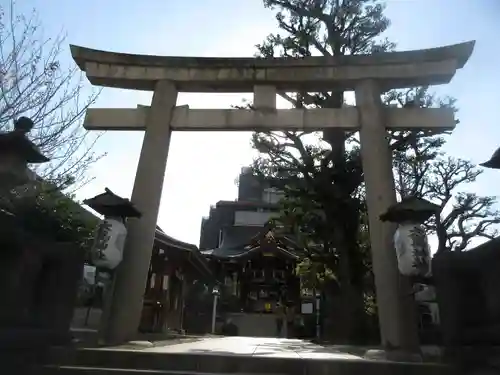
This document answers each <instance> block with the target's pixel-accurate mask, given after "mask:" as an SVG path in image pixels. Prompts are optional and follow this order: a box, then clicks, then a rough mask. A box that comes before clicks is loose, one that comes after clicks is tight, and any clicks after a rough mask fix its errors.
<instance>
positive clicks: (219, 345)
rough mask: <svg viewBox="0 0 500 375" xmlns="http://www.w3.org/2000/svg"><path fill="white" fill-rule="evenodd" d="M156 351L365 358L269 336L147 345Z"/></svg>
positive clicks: (338, 350) (304, 342)
mask: <svg viewBox="0 0 500 375" xmlns="http://www.w3.org/2000/svg"><path fill="white" fill-rule="evenodd" d="M144 351H147V352H156V353H206V354H225V355H248V356H253V357H281V358H304V359H308V358H310V359H316V358H317V359H352V360H359V359H362V356H361V355H354V354H349V353H348V351H349V348H345V351H343V350H341V349H339V348H331V347H328V348H327V347H323V346H321V345H315V344H312V343H310V342H308V341H303V340H296V339H281V338H267V337H240V336H238V337H221V338H206V339H203V340H200V341H196V342H190V343H183V344H176V345H166V346H157V347H154V348H147V349H144Z"/></svg>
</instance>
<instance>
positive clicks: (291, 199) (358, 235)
mask: <svg viewBox="0 0 500 375" xmlns="http://www.w3.org/2000/svg"><path fill="white" fill-rule="evenodd" d="M264 5H265V6H266V7H269V8H271V9H274V10H276V12H277V14H276V19H277V21H278V24H279V27H280V29H281V30H283V31H284V33H285V34H284V35H281V34H272V35H270V36H268V38H267V39H266V40H265V41H264V43H262V44H261V45H258V46H257V47H258V50H259V55H260V56H262V57H271V56H292V57H304V56H311V55H324V56H340V55H349V54H365V53H378V52H383V51H390V50H393V49H394V48H395V45H394V44H393V43H391V42H389V41H388V40H386V39H383V38H382V34H383V32H384V31H385V30H386V29H387V28H388V27H389V25H390V22H389V20H388V19H387V18H386V17H385V16H384V14H383V11H384V4H383V2H381V1H376V0H264ZM279 94H280V95H281V96H282V97H283V98H285V99H286V100H287V101H288V102H290V103H291V104H292V105H293V106H295V107H307V108H314V107H323V108H339V107H341V106H342V105H344V92H342V91H330V92H319V93H292V94H291V93H279ZM383 99H384V101H385V102H386V103H387V104H388V105H396V106H401V107H404V106H408V105H413V106H421V107H430V106H453V105H454V101H453V100H451V99H447V100H440V99H438V98H435V97H433V96H432V95H431V94H429V91H428V90H427V88H418V89H412V90H408V91H400V92H397V91H395V92H389V93H386V94H385V95H384V98H383ZM388 138H389V141H390V145H391V147H392V149H393V151H394V156H395V174H396V183H397V187H398V191H399V192H400V194H401V195H409V194H418V195H421V196H425V197H427V198H430V199H432V200H439V199H440V198H442V201H440V202H438V203H439V204H440V205H441V206H442V209H443V213H444V212H447V210H448V211H449V209H448V208H449V205H450V204H451V200H452V196H453V194H454V191H455V190H456V188H457V186H458V185H460V184H462V183H464V182H472V181H474V179H475V177H477V174H478V173H479V171H477V170H475V169H474V168H473V166H472V165H470V163H467V162H465V161H461V160H454V159H448V158H445V157H444V156H443V155H442V154H441V153H440V147H441V146H442V145H443V144H444V142H445V139H444V138H443V137H440V136H435V135H433V134H431V133H430V132H428V131H419V132H408V131H395V132H388ZM253 145H254V147H255V148H256V149H257V150H258V151H259V153H260V154H259V157H258V159H257V160H256V161H255V163H254V170H255V171H256V173H257V174H259V175H261V176H262V177H264V178H268V177H273V179H276V178H277V179H278V181H280V183H278V185H280V186H277V187H280V188H282V189H284V191H285V199H284V201H283V207H282V212H281V217H280V218H279V219H278V221H281V224H283V226H284V227H285V228H286V229H287V230H291V231H292V232H293V233H294V234H295V235H296V236H297V237H298V239H299V241H300V242H301V243H302V244H303V246H304V247H305V248H306V249H307V250H308V254H309V257H308V259H307V260H306V261H305V262H304V264H303V265H302V267H301V270H302V271H303V272H306V273H308V275H307V276H308V277H307V278H306V279H307V280H308V281H309V282H310V283H312V284H316V285H317V283H318V281H322V282H324V283H323V286H332V287H333V288H332V287H326V288H323V289H324V291H325V292H326V294H327V295H329V296H332V295H334V296H335V298H330V300H333V301H336V303H334V304H333V305H334V307H333V310H332V312H333V313H332V316H331V318H332V319H331V320H333V321H332V325H333V327H334V328H333V329H332V330H331V331H332V332H331V333H332V334H333V335H335V337H337V338H339V339H341V340H349V341H352V340H353V339H354V338H356V337H359V336H363V335H365V333H364V332H362V331H361V332H359V329H360V328H362V327H363V324H362V322H363V318H362V313H363V311H364V301H365V299H366V295H367V293H366V292H367V285H371V282H370V280H371V277H370V274H369V273H368V272H367V270H368V269H369V266H370V261H369V257H368V254H369V243H368V242H367V239H368V236H367V224H366V220H365V218H366V213H365V204H364V192H363V174H362V170H361V163H360V155H359V145H358V144H357V138H356V137H355V136H354V135H353V134H351V133H345V132H344V131H343V130H337V129H329V130H327V131H325V132H323V133H322V134H318V133H310V132H259V133H255V134H254V136H253ZM346 146H347V147H346ZM426 168H431V169H426ZM445 171H447V172H445ZM430 172H432V173H430ZM419 173H420V174H419ZM440 180H441V182H440ZM444 180H445V181H446V182H445V183H443V181H444ZM452 181H456V183H454V182H452ZM445 184H447V185H445ZM443 186H448V187H450V188H451V189H447V188H444V189H445V190H444V191H440V192H438V191H437V189H439V188H440V187H443ZM440 193H441V195H440V196H438V195H439V194H440ZM492 204H493V199H492V198H491V197H486V198H481V197H477V196H475V195H472V194H459V195H457V199H456V201H455V203H454V206H453V208H452V210H451V212H449V213H448V216H446V217H444V218H442V219H441V220H438V222H437V223H430V225H429V228H430V229H431V230H437V232H438V234H439V238H440V244H441V243H444V244H445V245H440V248H441V249H445V248H450V246H451V247H455V248H464V247H465V246H466V245H467V244H468V243H469V242H470V239H471V238H472V237H473V236H474V235H484V236H489V235H491V234H492V233H491V232H488V229H489V228H490V226H491V224H492V223H496V222H498V214H497V213H496V212H494V210H493V209H492ZM477 209H479V210H477ZM478 218H479V219H478ZM464 223H468V225H464ZM474 225H475V226H474ZM325 281H326V282H325ZM339 321H341V323H340V324H338V322H339ZM336 323H337V324H336Z"/></svg>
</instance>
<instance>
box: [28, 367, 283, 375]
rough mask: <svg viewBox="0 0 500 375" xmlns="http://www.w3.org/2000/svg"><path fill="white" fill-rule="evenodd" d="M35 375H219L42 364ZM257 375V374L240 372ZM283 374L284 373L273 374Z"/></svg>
mask: <svg viewBox="0 0 500 375" xmlns="http://www.w3.org/2000/svg"><path fill="white" fill-rule="evenodd" d="M36 374H37V375H87V374H89V375H219V374H213V373H202V372H198V373H193V372H185V371H168V370H144V369H123V368H109V367H84V366H44V367H43V369H42V370H41V371H40V370H39V371H38V372H36ZM240 375H258V374H240ZM275 375H284V374H275Z"/></svg>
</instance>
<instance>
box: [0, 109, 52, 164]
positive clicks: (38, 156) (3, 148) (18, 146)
mask: <svg viewBox="0 0 500 375" xmlns="http://www.w3.org/2000/svg"><path fill="white" fill-rule="evenodd" d="M33 125H34V124H33V121H32V120H31V119H29V118H27V117H20V118H19V119H17V120H16V121H15V122H14V130H13V131H11V132H7V133H0V157H2V158H3V157H5V156H7V157H10V158H12V157H14V158H16V159H19V161H22V162H25V163H27V164H28V163H33V164H40V163H46V162H48V161H49V160H50V159H49V158H48V157H46V156H45V155H43V154H42V153H41V151H40V150H39V149H38V147H37V146H36V145H35V144H34V143H33V142H32V141H30V140H29V139H28V137H26V134H27V133H28V132H30V131H31V129H32V128H33Z"/></svg>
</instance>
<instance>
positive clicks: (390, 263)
mask: <svg viewBox="0 0 500 375" xmlns="http://www.w3.org/2000/svg"><path fill="white" fill-rule="evenodd" d="M355 95H356V107H357V108H358V109H359V112H360V117H361V129H360V131H359V138H360V144H361V160H362V165H363V174H364V177H365V189H366V202H367V207H368V221H369V230H370V242H371V249H372V263H373V274H374V277H375V288H376V291H377V309H378V314H379V323H380V332H381V335H382V344H383V345H384V346H385V345H387V343H390V344H391V345H392V346H398V347H399V348H400V349H402V350H405V351H412V352H414V351H416V350H418V335H417V331H416V330H415V329H412V325H413V324H414V322H416V312H415V305H414V302H413V298H412V295H411V294H410V293H411V291H410V289H409V283H408V280H407V279H406V278H405V277H402V276H401V275H400V274H399V272H398V266H397V259H396V256H395V250H394V244H393V236H394V232H395V230H396V226H395V224H393V223H389V222H382V221H381V220H380V217H379V216H380V214H382V213H383V212H384V210H386V209H387V207H389V206H391V205H393V204H395V203H397V200H396V190H395V186H394V176H393V172H392V153H391V150H390V149H389V143H388V141H387V139H386V126H385V124H386V122H387V120H386V118H385V115H384V111H383V104H382V102H381V99H380V96H381V91H380V87H379V86H378V84H377V82H376V81H374V80H367V81H363V82H360V84H359V85H358V86H357V87H356V90H355ZM374 155H378V156H377V157H376V158H375V157H374ZM412 322H413V323H412Z"/></svg>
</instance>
